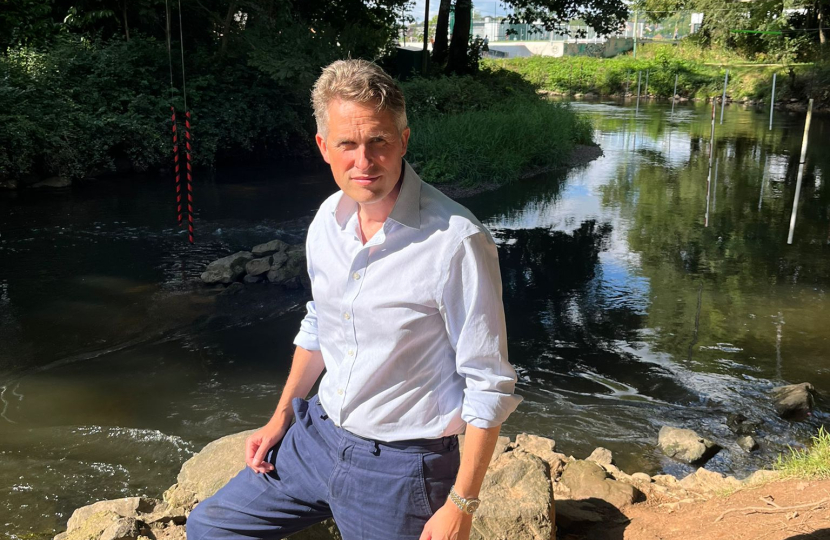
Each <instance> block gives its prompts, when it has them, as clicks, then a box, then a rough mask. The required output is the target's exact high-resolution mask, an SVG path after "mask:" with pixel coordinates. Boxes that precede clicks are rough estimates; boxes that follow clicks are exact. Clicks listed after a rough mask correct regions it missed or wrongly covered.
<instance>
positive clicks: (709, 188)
mask: <svg viewBox="0 0 830 540" xmlns="http://www.w3.org/2000/svg"><path fill="white" fill-rule="evenodd" d="M715 103H716V102H715V98H712V134H711V135H710V136H709V174H708V175H707V177H706V217H705V219H704V221H703V226H704V227H708V226H709V197H710V195H711V192H712V158H713V157H714V156H715Z"/></svg>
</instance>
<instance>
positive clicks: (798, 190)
mask: <svg viewBox="0 0 830 540" xmlns="http://www.w3.org/2000/svg"><path fill="white" fill-rule="evenodd" d="M812 117H813V98H810V103H809V104H808V105H807V121H806V122H805V123H804V138H803V139H802V140H801V158H800V159H799V160H798V179H796V181H795V198H794V199H793V213H792V215H791V216H790V234H789V236H788V237H787V243H788V244H792V243H793V233H795V217H796V213H797V212H798V199H799V197H800V196H801V179H802V178H803V177H804V163H805V162H806V161H807V138H808V137H809V135H810V119H811V118H812Z"/></svg>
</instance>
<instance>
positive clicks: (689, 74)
mask: <svg viewBox="0 0 830 540" xmlns="http://www.w3.org/2000/svg"><path fill="white" fill-rule="evenodd" d="M485 65H486V66H488V67H490V68H502V69H506V70H510V71H513V72H516V73H518V74H519V75H521V76H522V77H524V78H525V79H526V80H527V81H529V82H530V83H532V84H535V85H538V86H539V87H540V88H542V89H544V90H547V91H550V92H554V93H561V94H571V95H573V94H587V93H595V94H600V95H615V94H622V93H624V92H625V91H626V89H627V90H628V91H629V92H631V93H635V92H636V91H637V72H642V74H643V85H645V73H646V71H649V85H648V91H649V94H651V95H654V96H659V97H671V95H672V92H673V91H674V80H675V74H676V75H677V76H678V86H677V93H678V94H680V95H681V96H685V97H689V98H706V97H711V96H720V94H721V92H722V90H723V79H724V75H725V71H726V70H727V69H729V77H730V82H729V87H728V89H727V94H728V95H729V96H730V97H731V98H732V99H742V98H746V99H755V100H765V101H766V100H768V99H769V96H770V94H771V87H772V74H773V73H777V74H778V82H777V91H776V97H777V98H780V99H788V98H790V97H795V98H803V97H804V96H805V95H807V94H810V93H814V92H813V91H814V90H815V89H817V88H818V89H821V88H827V85H828V75H827V74H828V73H830V66H829V65H828V64H827V63H824V64H821V63H819V64H815V65H795V66H781V65H778V66H776V65H759V64H758V63H753V62H751V61H750V60H748V59H746V58H743V57H741V56H739V55H737V54H735V53H734V52H730V51H726V50H721V49H713V48H703V47H701V46H699V45H697V44H695V43H692V42H687V41H684V42H681V43H680V44H678V45H671V44H660V43H650V44H645V45H643V46H641V47H639V48H638V55H637V58H636V59H635V58H633V57H632V56H631V55H630V54H629V55H624V56H617V57H614V58H593V57H583V56H580V57H563V58H551V57H538V56H537V57H529V58H512V59H508V60H487V61H486V62H485ZM790 69H792V70H793V71H792V73H793V75H794V77H791V76H790V75H789V70H790Z"/></svg>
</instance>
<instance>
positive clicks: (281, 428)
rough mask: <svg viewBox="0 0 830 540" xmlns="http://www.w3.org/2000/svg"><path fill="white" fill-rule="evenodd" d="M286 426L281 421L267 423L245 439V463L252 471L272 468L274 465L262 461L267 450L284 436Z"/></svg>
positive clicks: (261, 471)
mask: <svg viewBox="0 0 830 540" xmlns="http://www.w3.org/2000/svg"><path fill="white" fill-rule="evenodd" d="M286 431H288V427H287V426H285V425H284V424H283V423H280V424H272V423H270V422H269V423H268V424H266V425H265V427H263V428H262V429H259V430H257V431H256V432H254V433H252V434H251V435H250V436H249V437H248V438H247V439H246V440H245V463H246V464H247V465H248V467H250V468H251V469H252V470H253V471H254V472H257V473H269V472H271V471H273V470H274V466H273V465H271V464H270V463H268V462H267V461H263V460H264V459H265V454H267V453H268V450H270V449H271V448H273V447H274V445H275V444H277V443H278V442H280V440H282V438H283V437H284V436H285V432H286Z"/></svg>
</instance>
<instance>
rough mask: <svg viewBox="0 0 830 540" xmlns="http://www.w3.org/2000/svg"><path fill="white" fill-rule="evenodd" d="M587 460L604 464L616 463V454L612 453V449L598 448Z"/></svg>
mask: <svg viewBox="0 0 830 540" xmlns="http://www.w3.org/2000/svg"><path fill="white" fill-rule="evenodd" d="M585 460H586V461H593V462H594V463H596V464H598V465H602V466H605V465H613V464H614V456H613V455H612V454H611V450H608V449H607V448H602V447H599V448H596V449H595V450H594V451H593V452H591V455H590V456H588V457H587V458H585Z"/></svg>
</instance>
